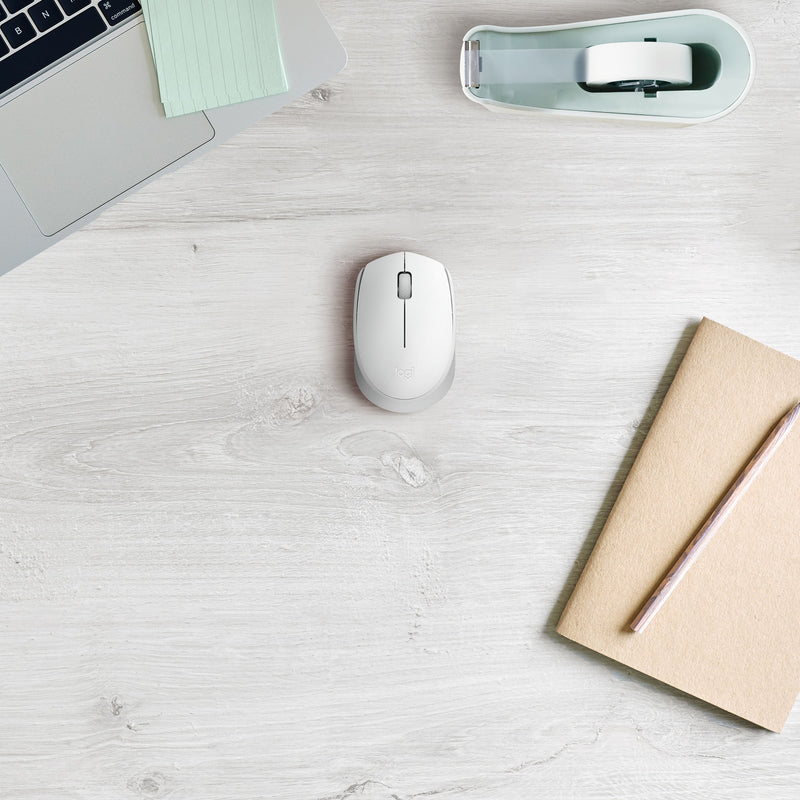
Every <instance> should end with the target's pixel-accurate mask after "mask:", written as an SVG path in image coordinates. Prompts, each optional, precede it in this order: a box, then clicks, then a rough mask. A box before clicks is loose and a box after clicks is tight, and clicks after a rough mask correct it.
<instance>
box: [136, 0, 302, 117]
mask: <svg viewBox="0 0 800 800" xmlns="http://www.w3.org/2000/svg"><path fill="white" fill-rule="evenodd" d="M142 8H143V11H144V15H145V23H146V25H147V32H148V36H149V37H150V47H151V49H152V51H153V60H154V61H155V65H156V72H157V73H158V87H159V91H160V93H161V102H162V103H163V104H164V111H165V113H166V115H167V116H168V117H175V116H179V115H181V114H189V113H191V112H193V111H201V110H203V109H207V108H216V107H218V106H224V105H230V104H232V103H241V102H243V101H245V100H255V99H256V98H259V97H269V96H271V95H274V94H281V93H282V92H285V91H287V89H288V84H287V81H286V73H285V71H284V67H283V60H282V58H281V50H280V37H279V32H278V22H277V18H276V14H275V5H274V1H273V0H143V2H142Z"/></svg>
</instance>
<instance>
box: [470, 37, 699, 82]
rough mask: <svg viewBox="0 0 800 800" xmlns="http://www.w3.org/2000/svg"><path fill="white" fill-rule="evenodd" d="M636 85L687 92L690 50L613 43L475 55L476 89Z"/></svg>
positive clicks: (661, 44) (664, 44)
mask: <svg viewBox="0 0 800 800" xmlns="http://www.w3.org/2000/svg"><path fill="white" fill-rule="evenodd" d="M637 81H642V82H646V81H647V82H657V83H663V84H672V85H675V86H688V85H689V84H691V82H692V48H691V47H689V45H686V44H675V43H673V42H613V43H609V44H598V45H593V46H591V47H579V48H555V49H552V50H483V49H481V51H480V83H481V85H483V84H486V85H493V84H494V85H497V84H511V83H586V84H587V85H589V86H594V87H598V86H613V85H614V84H618V83H626V82H637Z"/></svg>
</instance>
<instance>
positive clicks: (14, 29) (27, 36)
mask: <svg viewBox="0 0 800 800" xmlns="http://www.w3.org/2000/svg"><path fill="white" fill-rule="evenodd" d="M0 31H3V35H4V36H5V37H6V39H8V43H9V44H10V45H11V46H12V47H15V48H16V47H19V46H20V45H23V44H25V42H29V41H30V40H31V39H33V37H34V36H36V31H35V30H34V29H33V25H31V21H30V20H29V19H28V18H27V17H26V16H25V15H24V14H17V16H16V17H11V19H10V20H8V21H6V22H4V23H3V24H2V25H0Z"/></svg>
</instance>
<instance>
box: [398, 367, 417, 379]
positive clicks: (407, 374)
mask: <svg viewBox="0 0 800 800" xmlns="http://www.w3.org/2000/svg"><path fill="white" fill-rule="evenodd" d="M394 374H395V375H397V377H398V378H404V379H405V380H407V381H410V380H411V379H412V378H413V377H414V367H408V369H402V368H401V367H396V368H395V371H394Z"/></svg>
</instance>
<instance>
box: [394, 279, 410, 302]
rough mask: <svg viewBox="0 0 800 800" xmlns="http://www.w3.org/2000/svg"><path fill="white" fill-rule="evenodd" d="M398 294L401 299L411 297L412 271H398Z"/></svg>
mask: <svg viewBox="0 0 800 800" xmlns="http://www.w3.org/2000/svg"><path fill="white" fill-rule="evenodd" d="M397 296H398V297H399V298H400V299H401V300H408V299H409V297H411V273H410V272H398V273H397Z"/></svg>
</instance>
